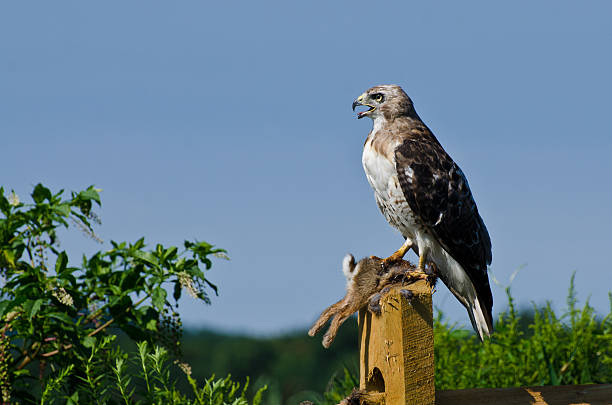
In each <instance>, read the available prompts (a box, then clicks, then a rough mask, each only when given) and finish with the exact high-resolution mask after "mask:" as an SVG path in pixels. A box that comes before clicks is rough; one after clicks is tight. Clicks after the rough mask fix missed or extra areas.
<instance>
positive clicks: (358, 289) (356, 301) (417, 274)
mask: <svg viewBox="0 0 612 405" xmlns="http://www.w3.org/2000/svg"><path fill="white" fill-rule="evenodd" d="M342 272H343V273H344V275H345V277H346V281H347V283H346V295H345V296H344V298H342V299H341V300H340V301H338V302H336V303H335V304H333V305H331V306H330V307H328V308H327V309H326V310H325V311H323V313H322V314H321V316H319V319H317V321H316V322H315V324H314V325H313V326H312V328H310V330H309V331H308V334H309V335H310V336H314V335H316V334H317V332H319V330H321V328H323V326H325V324H326V323H327V321H329V319H330V318H332V317H333V319H332V321H331V324H330V326H329V329H327V332H326V333H325V335H324V336H323V347H325V348H328V347H329V346H330V345H331V343H332V342H333V341H334V338H335V337H336V334H337V333H338V328H340V325H342V323H343V322H344V321H346V320H347V318H348V317H350V316H351V315H352V314H354V313H355V312H357V311H359V310H360V309H361V308H363V307H364V306H366V305H367V307H368V310H369V311H370V312H372V313H373V314H375V315H380V313H381V307H380V299H381V297H382V295H383V294H385V293H386V292H388V291H389V290H390V288H391V286H393V285H396V284H397V285H402V284H404V283H412V282H415V281H417V280H427V281H428V283H429V284H430V285H431V286H432V288H433V286H434V285H435V282H436V276H435V269H433V268H432V267H430V266H426V267H425V271H419V270H417V268H416V267H415V266H414V265H413V264H411V263H409V262H407V261H405V260H400V261H397V262H394V263H393V264H392V265H391V266H389V267H385V266H383V260H382V259H381V258H378V257H376V256H370V257H366V258H364V259H361V260H360V261H359V262H357V263H355V258H354V257H353V255H351V254H350V253H349V254H347V255H346V256H345V257H344V260H343V261H342ZM400 292H401V293H402V295H404V296H406V297H407V298H411V297H412V291H410V290H409V289H405V290H404V289H403V290H401V291H400Z"/></svg>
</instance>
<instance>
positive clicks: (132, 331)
mask: <svg viewBox="0 0 612 405" xmlns="http://www.w3.org/2000/svg"><path fill="white" fill-rule="evenodd" d="M98 192H99V190H97V189H95V188H94V187H93V186H92V187H89V188H87V189H86V190H84V191H80V192H76V193H75V192H72V193H71V195H70V197H68V198H65V197H64V196H63V194H64V193H63V190H62V191H59V192H57V193H52V192H51V190H49V189H48V188H46V187H44V186H43V185H42V184H38V185H36V186H35V187H34V190H33V191H32V194H31V197H32V200H33V203H31V204H24V203H23V202H21V201H20V199H19V197H18V196H17V195H16V194H15V193H14V192H11V193H9V194H8V195H5V192H4V189H3V188H0V275H1V276H2V278H3V279H4V281H5V282H4V284H3V285H2V287H1V288H0V320H1V323H0V389H1V392H2V396H3V401H4V402H9V401H11V400H14V399H20V400H22V401H24V402H46V401H49V399H48V398H49V396H50V395H51V394H50V392H56V391H58V390H59V391H61V390H60V389H59V387H67V386H70V387H76V389H73V390H72V391H73V392H71V393H70V395H69V396H67V397H66V398H71V399H70V401H72V402H75V403H76V402H79V401H80V402H81V403H96V402H100V401H101V399H100V398H105V397H107V396H108V395H109V394H108V392H107V391H106V390H107V389H108V388H107V387H108V381H109V378H110V377H111V376H112V374H113V373H112V369H111V365H114V367H115V372H117V371H118V370H119V369H118V367H119V368H120V366H122V364H116V363H115V360H114V359H116V358H117V357H116V356H117V353H115V351H114V349H113V345H112V344H111V342H112V340H113V339H114V337H113V335H112V334H111V333H110V332H109V327H111V325H112V327H113V328H114V329H115V331H121V332H123V333H125V334H126V335H127V336H129V337H130V338H131V339H134V340H136V341H145V342H150V343H154V344H157V345H162V346H163V347H165V348H166V349H169V350H171V352H172V353H173V354H174V355H176V354H179V353H180V337H181V335H182V327H181V322H180V318H179V316H178V314H177V313H176V312H175V309H174V304H175V305H177V306H178V301H179V299H180V298H181V293H182V290H183V289H185V290H186V291H187V292H188V293H189V294H190V295H192V296H193V297H195V298H197V299H200V300H202V301H203V302H206V303H209V302H210V301H209V297H208V290H209V289H210V290H212V291H214V292H215V293H216V292H217V287H216V286H215V285H214V284H212V283H211V282H210V281H209V280H208V279H207V278H206V275H205V271H206V270H208V269H210V267H211V265H212V262H211V257H212V256H221V257H226V256H225V251H224V250H222V249H217V248H215V247H214V246H212V245H210V244H208V243H206V242H191V241H185V242H184V249H182V251H179V249H178V248H177V247H176V246H169V247H166V246H163V245H160V244H158V245H156V246H155V247H154V248H153V249H147V247H146V245H145V242H144V239H139V240H137V241H136V242H134V243H127V242H114V241H111V245H112V248H111V249H110V250H107V251H99V252H96V253H95V254H93V255H92V256H91V257H89V258H88V257H83V259H82V262H81V264H80V265H79V266H75V265H74V264H69V260H68V257H69V256H68V254H67V253H66V252H65V251H63V250H60V247H59V243H58V235H57V230H58V228H61V227H66V228H67V227H68V226H69V224H70V223H72V224H74V225H76V226H77V227H78V228H80V229H81V231H83V232H84V233H85V234H87V235H88V236H90V237H91V238H93V239H94V240H97V241H100V240H99V238H98V237H97V236H96V234H95V233H94V231H93V224H95V223H97V222H99V219H98V217H97V215H96V214H95V213H94V212H93V207H94V206H95V205H97V206H100V197H99V194H98ZM168 283H170V285H174V294H173V299H174V304H173V303H171V302H170V300H169V298H168V297H167V293H166V289H165V288H164V286H165V285H167V284H168ZM159 350H161V349H159ZM156 353H158V355H159V356H161V354H160V353H161V352H156ZM154 358H156V357H154ZM147 359H148V357H147ZM147 361H148V360H147ZM162 363H163V362H161V360H160V362H157V363H156V362H153V363H151V365H152V366H153V367H157V368H154V369H153V370H152V371H151V372H152V373H153V375H156V376H158V377H155V378H156V380H155V381H154V382H151V381H147V383H148V384H159V383H160V381H162V380H159V375H161V374H163V373H167V370H165V369H161V368H160V367H161V365H162ZM142 366H143V367H146V366H147V363H146V362H144V363H142ZM35 372H36V374H35ZM145 372H146V370H145ZM146 375H147V376H148V374H146ZM164 375H165V374H164ZM45 376H49V377H48V378H47V379H46V384H44V385H43V388H42V390H40V384H38V383H37V381H36V380H37V379H41V378H45ZM164 381H165V380H164ZM119 384H120V386H121V387H123V389H124V391H123V392H124V393H125V394H126V395H127V393H128V392H129V391H126V390H128V387H129V385H130V384H129V381H128V380H122V381H121V382H120V383H119ZM227 384H229V382H228V383H227ZM155 386H157V385H155ZM39 391H40V392H39ZM66 395H68V394H67V393H66ZM66 400H67V399H66ZM100 403H101V402H100Z"/></svg>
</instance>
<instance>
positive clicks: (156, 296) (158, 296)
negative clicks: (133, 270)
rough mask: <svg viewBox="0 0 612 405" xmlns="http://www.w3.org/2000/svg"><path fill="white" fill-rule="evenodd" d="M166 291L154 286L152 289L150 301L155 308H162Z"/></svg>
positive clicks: (164, 303)
mask: <svg viewBox="0 0 612 405" xmlns="http://www.w3.org/2000/svg"><path fill="white" fill-rule="evenodd" d="M167 294H168V293H167V292H166V290H164V289H163V288H162V287H156V288H155V289H154V290H153V294H152V295H151V302H152V303H153V305H155V307H157V309H159V310H160V311H161V310H163V309H164V305H166V295H167Z"/></svg>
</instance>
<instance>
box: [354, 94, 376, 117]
mask: <svg viewBox="0 0 612 405" xmlns="http://www.w3.org/2000/svg"><path fill="white" fill-rule="evenodd" d="M361 100H363V96H359V98H358V99H357V100H355V101H353V111H355V107H358V106H360V105H362V106H365V107H370V109H369V110H365V111H361V112H358V113H357V119H360V118H363V117H365V116H366V115H367V114H368V113H369V112H370V111H374V109H375V108H376V107H374V106H373V105H370V104H364V103H362V102H361Z"/></svg>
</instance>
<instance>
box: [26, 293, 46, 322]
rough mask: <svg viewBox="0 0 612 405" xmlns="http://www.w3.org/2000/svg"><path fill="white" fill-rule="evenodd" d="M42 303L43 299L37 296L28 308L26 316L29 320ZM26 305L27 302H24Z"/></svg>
mask: <svg viewBox="0 0 612 405" xmlns="http://www.w3.org/2000/svg"><path fill="white" fill-rule="evenodd" d="M42 303H43V299H42V298H39V299H37V300H36V301H34V303H33V304H32V306H31V307H30V308H29V314H28V316H29V317H30V321H31V320H32V318H34V317H35V316H36V314H37V313H38V311H39V310H40V307H41V306H42ZM26 305H27V304H26Z"/></svg>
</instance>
